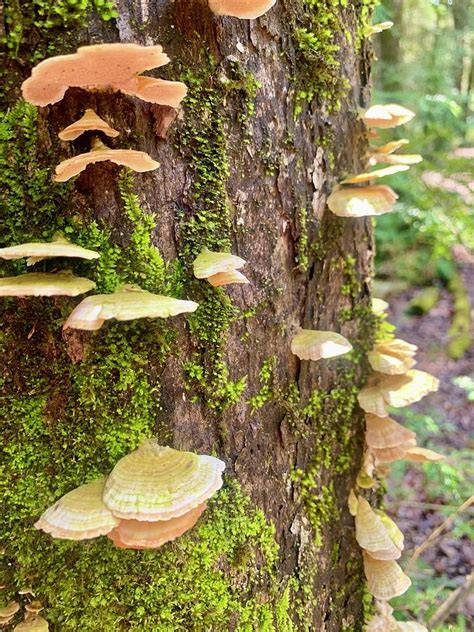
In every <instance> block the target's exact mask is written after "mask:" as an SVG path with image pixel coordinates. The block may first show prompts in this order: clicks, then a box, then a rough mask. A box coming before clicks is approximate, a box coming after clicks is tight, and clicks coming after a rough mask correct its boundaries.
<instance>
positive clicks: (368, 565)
mask: <svg viewBox="0 0 474 632" xmlns="http://www.w3.org/2000/svg"><path fill="white" fill-rule="evenodd" d="M363 556H364V570H365V576H366V577H367V588H368V590H369V593H370V594H371V595H373V596H374V597H375V598H376V599H381V600H382V601H388V600H389V599H393V598H394V597H398V596H400V595H403V593H404V592H406V591H407V590H408V588H409V587H410V586H411V579H410V578H409V577H408V575H405V573H404V572H403V571H402V569H401V568H400V566H399V565H398V564H397V563H396V562H395V561H394V560H376V559H374V558H373V557H372V556H370V555H369V554H368V553H367V552H366V551H364V552H363Z"/></svg>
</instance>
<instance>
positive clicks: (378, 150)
mask: <svg viewBox="0 0 474 632" xmlns="http://www.w3.org/2000/svg"><path fill="white" fill-rule="evenodd" d="M409 142H410V141H409V140H408V138H400V140H391V141H390V142H388V143H385V145H379V146H378V147H377V146H375V145H371V146H370V148H371V150H372V153H374V154H393V152H394V151H397V149H400V147H403V146H404V145H408V144H409Z"/></svg>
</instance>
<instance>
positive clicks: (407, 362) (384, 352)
mask: <svg viewBox="0 0 474 632" xmlns="http://www.w3.org/2000/svg"><path fill="white" fill-rule="evenodd" d="M417 349H418V347H417V346H416V345H413V344H410V343H409V342H406V341H405V340H401V339H399V338H393V339H392V340H384V341H382V342H378V343H377V344H376V345H375V346H374V348H373V349H372V351H369V353H368V356H367V357H368V360H369V364H370V366H371V367H372V368H373V369H374V371H378V372H379V373H387V374H388V375H399V374H402V373H406V372H407V371H408V370H409V369H411V368H412V367H413V366H415V364H416V360H415V353H416V351H417Z"/></svg>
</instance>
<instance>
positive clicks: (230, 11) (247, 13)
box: [208, 0, 276, 20]
mask: <svg viewBox="0 0 474 632" xmlns="http://www.w3.org/2000/svg"><path fill="white" fill-rule="evenodd" d="M208 1H209V8H210V9H211V11H212V12H213V13H215V15H230V16H232V17H235V18H241V19H243V20H253V19H254V18H259V17H260V16H261V15H263V14H264V13H266V12H267V11H269V10H270V9H271V8H272V7H273V5H274V4H275V3H276V0H208Z"/></svg>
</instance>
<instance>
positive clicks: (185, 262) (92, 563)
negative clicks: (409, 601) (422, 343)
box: [0, 0, 374, 632]
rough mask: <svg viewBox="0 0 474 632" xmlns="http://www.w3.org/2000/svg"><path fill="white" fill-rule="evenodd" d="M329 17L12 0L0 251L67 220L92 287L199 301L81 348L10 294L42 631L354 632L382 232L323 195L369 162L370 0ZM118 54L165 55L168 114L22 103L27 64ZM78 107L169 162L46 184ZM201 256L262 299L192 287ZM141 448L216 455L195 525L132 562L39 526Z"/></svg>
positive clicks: (113, 98)
mask: <svg viewBox="0 0 474 632" xmlns="http://www.w3.org/2000/svg"><path fill="white" fill-rule="evenodd" d="M89 4H92V3H89ZM340 4H341V6H339V3H338V2H335V1H333V0H326V1H321V2H316V3H315V2H307V3H306V4H300V3H296V2H294V1H293V0H278V2H277V5H276V6H275V7H274V8H273V9H272V10H271V11H270V12H269V13H268V14H267V15H265V16H263V17H262V18H260V19H258V20H254V21H245V20H243V21H239V20H237V19H234V18H226V17H224V18H216V17H215V16H213V15H212V14H211V13H210V11H209V10H208V8H207V6H206V4H205V3H204V2H200V1H199V0H175V1H174V2H172V1H171V0H155V1H154V2H151V1H149V0H142V1H141V2H138V1H136V0H118V2H117V11H118V19H117V20H116V21H114V20H110V21H107V22H106V21H104V20H101V19H100V18H99V17H98V16H97V15H95V16H92V17H90V16H89V17H87V18H86V19H85V16H84V15H83V14H82V13H81V11H84V9H82V8H81V9H74V10H73V9H71V10H70V11H71V13H68V10H69V9H68V8H67V7H66V8H64V6H63V4H57V3H45V4H44V5H43V4H42V3H38V2H36V3H35V4H31V5H30V3H28V2H24V3H23V2H22V3H21V5H18V4H15V3H7V5H6V7H5V16H6V33H7V36H6V42H7V45H8V49H7V52H6V56H5V60H6V64H5V74H4V81H3V83H4V91H5V94H4V97H5V101H6V103H7V104H8V105H10V106H12V109H10V110H9V111H5V113H4V115H3V116H2V127H1V128H0V130H1V134H2V136H1V140H2V143H3V144H2V154H1V158H0V160H2V161H3V162H2V165H1V166H2V174H3V175H2V179H3V182H4V186H3V192H2V193H1V194H0V195H1V200H0V201H1V202H2V230H1V240H2V246H4V245H10V244H16V243H21V242H24V241H28V240H39V239H45V238H50V237H51V236H52V235H53V233H55V232H56V231H58V230H59V231H62V232H63V233H65V234H66V235H67V236H68V237H70V238H71V239H72V241H74V242H75V243H80V244H82V245H85V246H87V247H93V248H97V250H99V251H100V252H101V258H100V259H99V260H98V261H97V262H86V263H73V264H72V267H73V268H74V272H75V273H76V274H79V275H82V276H88V277H89V278H91V279H94V280H95V281H96V283H97V288H96V290H95V292H96V293H101V292H110V291H113V289H115V288H116V287H118V286H119V285H122V284H124V283H132V284H136V285H139V286H141V287H142V288H145V289H148V290H150V291H153V292H156V293H163V294H168V295H172V296H176V297H179V298H188V299H192V300H195V301H197V302H198V303H199V305H200V307H199V309H198V310H197V311H196V312H195V314H191V315H189V316H186V317H182V316H181V317H176V318H172V319H168V320H158V319H157V320H152V321H146V322H145V321H136V322H132V323H117V322H108V323H106V324H105V325H104V327H103V328H102V329H101V330H100V331H98V332H94V333H87V332H78V331H75V330H69V331H66V332H62V329H61V326H62V323H63V322H64V320H65V318H66V317H67V315H68V314H69V313H70V311H71V309H72V307H73V306H74V305H75V304H77V302H78V300H76V299H66V298H64V299H63V298H57V299H47V298H41V299H40V298H38V299H18V300H14V299H1V321H2V330H1V331H2V333H1V336H2V347H3V350H4V351H3V357H4V362H3V371H2V386H3V397H2V415H1V416H2V418H3V419H4V425H5V428H4V437H5V440H4V444H5V458H4V473H3V476H2V479H3V482H4V497H5V510H4V511H3V513H2V517H1V520H2V531H3V533H2V535H3V536H4V542H5V543H6V556H7V562H8V564H7V567H6V579H5V582H4V583H5V584H6V586H7V590H8V591H9V596H10V597H11V598H13V599H17V600H19V601H20V602H21V603H22V604H25V603H26V602H28V601H30V600H31V599H32V598H33V597H31V595H30V594H26V595H25V594H20V595H19V592H18V591H22V590H25V589H28V590H31V591H32V592H33V593H34V595H35V596H36V598H37V599H39V600H40V601H41V602H42V604H43V605H44V608H45V610H44V616H45V618H46V619H48V621H49V622H50V629H51V630H53V631H61V632H67V631H69V630H81V631H82V632H84V631H91V632H96V631H97V630H104V631H110V632H111V631H112V630H114V631H115V630H137V631H145V630H146V631H147V632H148V631H162V630H165V631H166V630H223V631H225V630H249V631H250V630H278V631H285V630H318V631H323V630H327V631H333V632H340V631H342V630H361V629H362V625H363V595H364V580H363V573H362V567H361V559H360V552H359V550H358V548H357V546H356V543H355V540H354V529H353V519H352V518H351V516H350V515H349V513H348V511H347V507H346V499H347V496H348V493H349V490H350V488H351V486H352V485H353V482H354V478H355V475H356V472H357V470H358V468H359V466H360V460H361V454H362V446H363V418H362V415H361V413H360V411H359V409H358V408H357V405H356V394H357V388H358V386H360V385H361V383H362V382H363V379H364V366H365V364H364V354H365V351H366V350H367V348H368V347H369V345H370V344H371V339H372V335H373V327H374V322H373V317H372V313H371V310H370V306H369V287H368V283H369V280H370V275H371V266H372V230H371V222H370V220H364V219H361V220H351V219H342V218H338V217H335V216H334V215H332V214H331V213H330V212H329V211H328V209H327V208H326V205H325V203H326V198H327V195H328V194H329V192H330V190H331V187H332V186H333V185H334V183H335V182H336V180H337V179H339V178H340V177H341V176H342V175H343V174H345V173H350V172H356V171H358V170H360V169H361V168H362V167H363V166H364V164H363V163H364V160H363V158H364V154H365V151H366V140H365V135H364V131H363V126H362V124H361V123H360V122H359V121H358V120H357V107H360V106H366V105H367V103H366V101H367V97H368V85H367V84H368V74H369V66H368V61H367V60H368V58H369V52H370V51H369V49H368V48H367V44H366V43H365V42H364V41H363V40H362V39H361V36H360V34H361V33H362V30H363V28H364V20H366V19H367V17H368V13H367V3H366V2H364V3H360V2H358V1H355V0H354V1H351V2H349V3H348V6H346V7H343V6H342V5H345V4H346V3H342V2H341V3H340ZM362 4H363V5H364V6H363V7H362V6H361V5H362ZM67 6H69V5H67ZM42 7H43V9H44V7H47V8H46V9H44V11H43V13H41V8H42ZM56 7H59V8H58V9H57V10H56ZM61 7H62V8H61ZM45 12H46V13H45ZM101 13H102V17H106V18H107V17H109V16H108V15H107V9H103V8H102V9H101ZM18 25H21V29H20V30H21V32H20V33H19V32H18V29H16V27H17V26H18ZM324 25H327V26H326V27H325V26H324ZM15 29H16V30H15ZM318 29H321V31H319V30H318ZM349 34H350V35H352V37H350V36H349ZM309 35H313V40H312V41H310V43H308V37H307V36H309ZM305 38H306V39H305ZM309 39H310V40H311V38H309ZM316 40H317V45H316V43H315V42H316ZM110 41H123V42H137V43H141V44H155V43H160V44H162V45H163V46H164V48H165V51H166V52H167V53H168V54H169V55H170V57H171V60H172V61H171V64H169V66H167V67H166V68H164V69H160V70H163V72H160V73H159V74H158V73H152V74H154V75H155V76H162V77H166V78H170V79H181V80H183V81H184V82H185V83H186V84H187V85H188V88H189V93H188V97H187V98H186V99H185V100H184V102H183V109H182V110H181V111H180V112H179V113H178V116H177V117H175V112H174V111H173V110H171V109H170V108H165V107H160V106H153V105H150V104H147V103H144V102H141V101H138V100H136V99H133V98H130V97H127V96H124V95H122V94H119V93H112V92H109V93H92V92H87V91H83V90H78V89H70V90H69V91H68V92H67V94H66V97H65V98H64V99H63V100H62V101H61V102H60V103H58V104H56V105H54V106H49V107H46V108H40V109H36V108H34V107H33V106H30V105H28V104H25V103H24V102H22V101H17V102H16V101H15V100H16V98H17V97H18V95H19V91H18V88H19V84H20V83H21V81H22V80H23V79H24V78H26V77H27V76H28V75H29V72H30V70H31V66H32V63H33V62H34V63H36V62H37V61H38V60H40V59H43V58H45V57H46V56H48V55H51V54H59V53H64V52H71V51H74V50H75V47H76V46H77V45H78V44H80V45H84V44H87V43H100V42H110ZM335 44H336V45H337V46H338V47H339V50H336V49H334V48H333V47H334V45H335ZM308 100H309V101H310V102H309V103H308ZM86 107H92V108H93V109H95V111H96V112H97V113H98V114H99V115H100V116H101V117H103V118H105V119H106V120H107V121H108V122H109V123H110V124H111V125H113V126H114V127H115V128H116V129H118V130H120V131H121V136H120V137H119V138H118V139H117V140H116V141H109V139H108V140H107V143H108V144H111V145H113V146H115V147H130V148H133V149H139V150H143V151H147V152H148V153H149V154H150V155H151V156H152V157H153V158H156V159H157V160H158V161H159V162H160V163H161V167H160V168H159V169H158V170H156V171H154V172H150V173H146V174H133V175H132V174H131V173H129V172H125V171H124V170H123V169H120V168H118V167H116V166H115V165H113V164H111V163H98V164H96V165H93V166H90V167H88V168H87V170H86V171H85V172H83V174H81V175H80V176H79V177H78V178H77V179H76V180H75V181H74V182H73V183H72V184H71V183H68V184H57V183H53V182H52V181H51V174H52V170H53V168H54V165H55V164H57V163H58V162H59V161H60V160H62V159H64V158H66V157H69V156H71V155H72V154H77V153H81V152H83V151H87V150H88V148H89V146H90V137H87V136H81V137H80V138H79V139H77V140H76V141H74V142H73V143H68V144H66V143H61V142H60V141H59V140H58V138H57V133H58V131H59V130H61V129H62V128H63V127H65V126H66V125H68V124H70V123H71V122H72V121H73V120H76V119H77V118H79V116H80V115H81V114H82V113H83V111H84V109H85V108H86ZM203 247H208V248H209V249H211V250H222V249H230V250H231V251H232V252H233V253H235V254H238V255H239V256H241V257H243V258H244V259H246V261H247V262H248V263H247V266H246V268H245V269H244V272H245V274H246V275H247V276H248V277H249V279H250V281H251V283H250V284H249V285H245V286H241V285H230V286H227V287H225V288H221V289H214V288H212V287H211V286H210V285H209V284H207V282H204V281H198V280H196V279H194V277H193V274H192V265H191V264H192V261H193V259H194V257H195V256H196V255H197V254H198V253H199V252H200V251H201V249H202V248H203ZM67 265H69V266H71V264H70V263H69V264H68V262H66V261H62V262H60V263H58V261H57V260H53V261H45V262H42V263H40V264H38V266H37V269H38V270H40V271H50V270H57V269H60V268H61V267H64V266H67ZM1 267H2V272H3V274H4V275H11V274H17V273H20V272H24V271H25V270H26V268H25V267H24V264H23V263H18V262H3V263H2V264H1ZM298 326H303V327H306V328H314V329H323V330H324V329H327V330H335V331H339V332H341V333H342V334H344V335H345V336H346V337H348V338H349V339H350V340H351V341H352V343H353V345H354V352H353V354H352V355H351V356H348V357H345V358H342V359H337V360H329V361H326V360H323V361H320V362H317V363H309V362H300V361H298V359H297V358H296V357H295V356H293V355H292V354H291V352H290V340H291V337H292V335H293V334H294V332H295V330H296V328H297V327H298ZM71 332H72V333H71ZM152 435H154V436H157V437H158V439H159V440H160V442H162V443H163V444H168V445H171V446H173V447H175V448H178V449H182V450H191V451H195V452H199V453H207V454H215V455H216V456H218V457H219V458H221V459H223V460H224V461H225V463H226V483H225V486H224V488H223V489H222V490H221V491H220V492H219V493H218V494H217V495H216V497H215V499H214V500H212V501H211V502H210V503H209V508H208V510H207V511H206V512H205V514H204V515H203V518H202V519H201V521H200V522H199V523H198V526H197V527H196V528H195V529H193V530H192V531H191V532H190V533H189V534H188V535H185V536H183V537H181V538H180V539H178V540H177V541H176V542H174V543H172V544H167V545H165V546H163V548H161V549H159V550H151V551H130V550H121V549H116V548H114V546H113V545H112V543H111V542H110V541H109V540H107V539H106V538H99V539H97V540H91V541H85V542H78V543H74V542H68V541H60V540H53V539H51V537H50V536H48V535H46V534H44V533H40V532H37V531H36V530H34V529H33V528H32V526H33V523H34V522H35V520H37V518H38V516H39V515H40V514H41V513H42V512H43V511H44V510H45V509H46V507H48V506H49V505H50V504H51V503H52V502H54V500H56V499H57V498H58V497H59V496H61V495H62V494H64V493H65V492H67V491H68V490H70V489H72V488H73V487H74V486H76V485H79V484H82V483H84V482H86V481H88V480H92V479H94V478H97V476H98V475H101V474H105V473H107V472H108V471H110V469H111V467H112V466H113V464H114V463H115V462H116V461H117V460H118V458H120V457H121V456H123V455H124V454H126V453H127V452H129V451H130V450H131V449H133V448H134V447H136V445H137V443H138V442H139V441H140V440H141V439H142V438H143V437H146V436H152Z"/></svg>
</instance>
